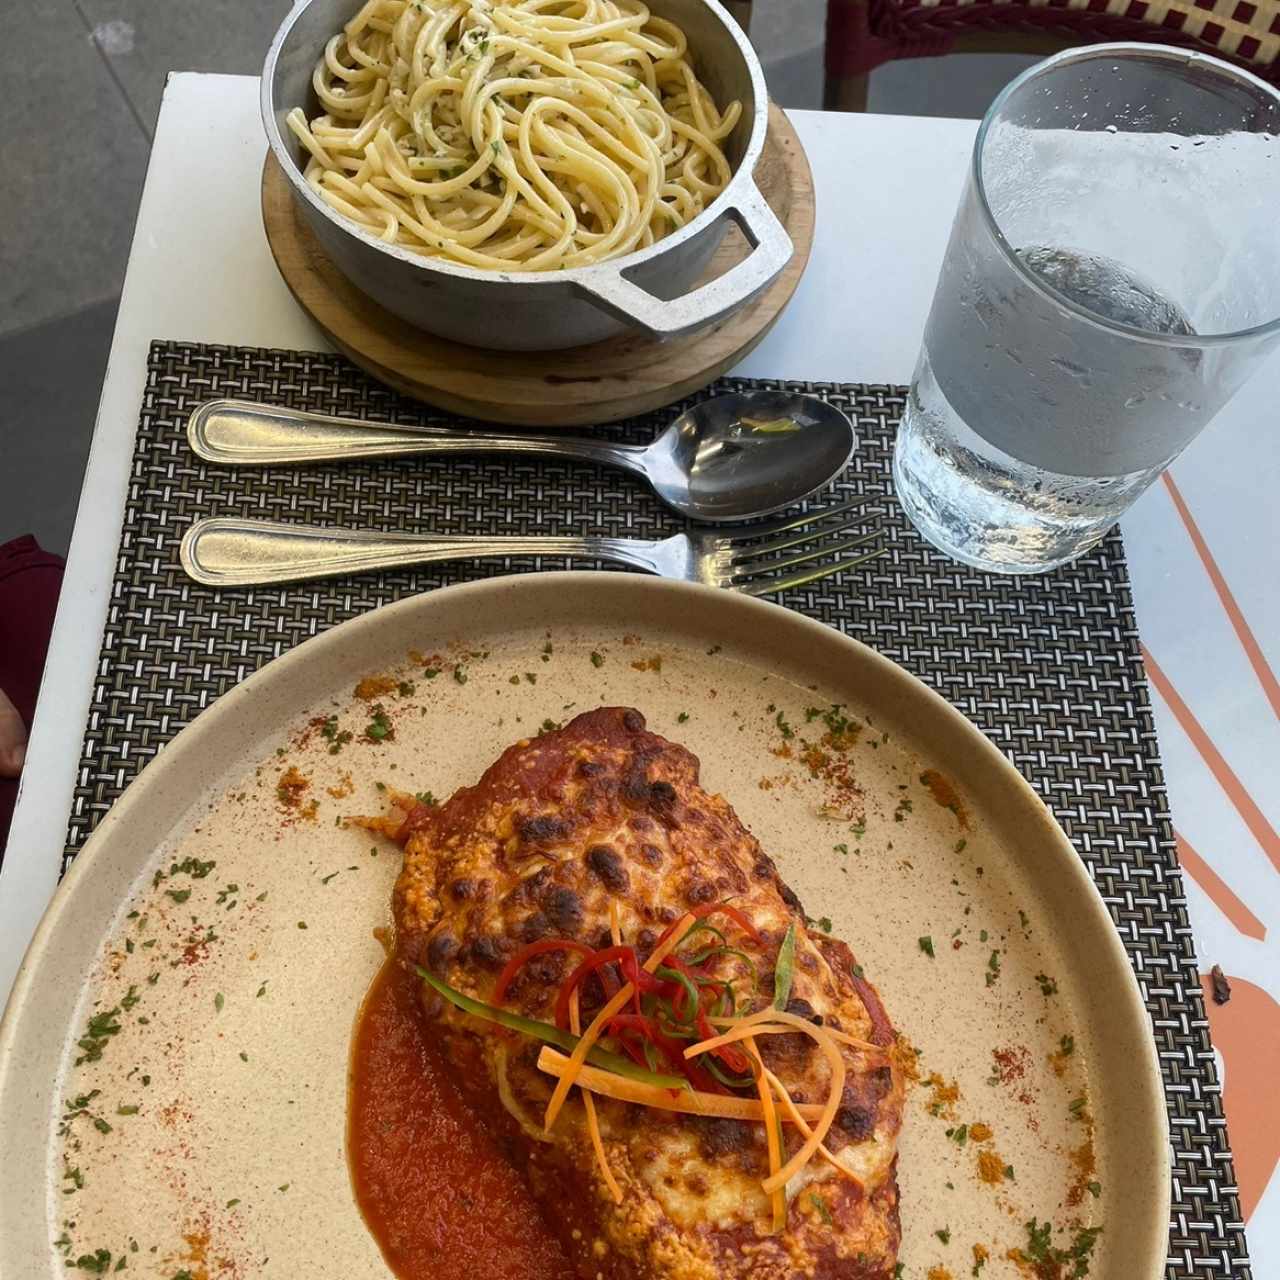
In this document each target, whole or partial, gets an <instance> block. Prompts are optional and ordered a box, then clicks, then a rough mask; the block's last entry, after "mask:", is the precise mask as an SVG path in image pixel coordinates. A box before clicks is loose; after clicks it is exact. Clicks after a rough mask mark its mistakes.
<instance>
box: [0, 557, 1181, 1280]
mask: <svg viewBox="0 0 1280 1280" xmlns="http://www.w3.org/2000/svg"><path fill="white" fill-rule="evenodd" d="M602 584H603V585H605V586H606V589H618V590H622V591H623V592H626V591H634V592H636V593H637V594H639V595H644V594H646V593H649V594H667V595H676V596H679V595H685V596H688V597H689V599H690V602H691V606H690V607H691V608H693V607H703V606H708V605H709V606H710V607H711V608H713V609H715V608H719V607H721V606H722V605H728V606H729V607H731V608H739V609H742V610H744V611H745V612H746V613H748V614H751V613H755V614H756V615H758V616H759V617H760V618H761V619H762V625H766V626H767V625H768V622H769V620H779V619H781V620H785V621H786V623H787V625H790V626H796V627H798V628H799V629H800V630H802V631H808V632H809V633H810V634H812V635H814V636H815V637H817V636H821V637H822V639H823V640H824V641H827V642H830V641H831V640H832V639H834V640H835V641H836V642H837V643H838V644H844V645H846V646H850V647H852V649H853V650H854V651H856V652H857V653H858V654H859V657H860V659H861V660H862V661H863V662H865V663H867V664H868V665H869V666H870V667H871V668H872V669H874V670H875V671H876V673H877V675H878V676H879V677H880V678H881V679H882V680H884V681H886V682H890V683H891V684H896V685H898V686H899V687H900V688H901V687H904V686H905V687H906V688H907V689H909V690H910V691H911V693H912V694H913V696H915V697H920V696H923V697H924V698H925V700H926V701H927V702H929V703H930V704H931V705H932V708H933V710H934V711H935V712H936V713H937V714H938V715H939V716H940V717H941V718H943V719H945V720H948V721H950V722H951V724H952V726H953V727H954V728H955V729H956V730H957V731H959V732H961V733H962V734H963V735H964V736H965V737H967V738H968V739H969V740H970V741H971V743H972V745H973V748H974V751H975V752H976V753H977V754H979V755H980V756H982V757H984V759H983V760H982V761H981V763H983V764H985V766H986V767H987V768H989V769H991V770H992V771H993V772H995V773H996V774H997V775H999V776H1000V777H1001V778H1002V780H1003V781H1004V782H1005V783H1006V784H1007V785H1008V786H1010V787H1011V788H1012V789H1013V790H1015V791H1016V792H1017V793H1018V794H1019V796H1020V797H1021V799H1022V800H1023V802H1024V803H1026V802H1028V801H1029V802H1030V806H1029V809H1030V812H1034V813H1035V814H1036V815H1037V818H1038V820H1039V822H1040V825H1041V826H1042V827H1043V829H1044V832H1045V835H1046V836H1047V838H1048V839H1049V840H1050V841H1051V842H1052V843H1053V844H1054V845H1055V846H1056V855H1057V856H1058V857H1059V859H1060V860H1061V861H1062V862H1063V863H1064V870H1065V872H1066V874H1067V875H1068V876H1069V877H1070V878H1071V879H1073V880H1075V881H1076V884H1077V887H1078V888H1081V889H1084V890H1085V895H1084V896H1085V899H1086V900H1087V901H1088V903H1089V907H1088V910H1089V911H1090V912H1091V913H1092V915H1093V916H1094V921H1093V925H1094V929H1095V932H1098V933H1100V934H1101V935H1102V936H1103V937H1105V939H1106V944H1105V945H1106V947H1107V949H1108V950H1109V951H1110V953H1111V955H1110V960H1111V962H1112V964H1113V967H1117V968H1118V970H1119V972H1120V974H1121V982H1120V986H1121V988H1122V989H1123V992H1124V996H1123V999H1124V1000H1125V1002H1126V1004H1127V1005H1128V1006H1129V1011H1130V1013H1131V1014H1133V1015H1136V1017H1137V1018H1138V1019H1140V1023H1139V1025H1141V1026H1142V1027H1143V1028H1144V1031H1145V1034H1144V1035H1143V1036H1142V1037H1141V1043H1142V1047H1143V1066H1144V1068H1145V1069H1144V1070H1143V1071H1142V1073H1141V1089H1140V1093H1141V1094H1142V1096H1143V1097H1144V1098H1146V1100H1147V1101H1148V1103H1150V1102H1152V1101H1154V1104H1155V1110H1156V1111H1157V1112H1158V1113H1159V1114H1160V1115H1162V1116H1164V1117H1165V1123H1164V1126H1163V1128H1162V1130H1161V1133H1160V1137H1159V1140H1158V1141H1157V1142H1155V1144H1154V1150H1155V1152H1156V1153H1157V1159H1158V1161H1159V1168H1158V1169H1156V1170H1153V1173H1154V1174H1155V1175H1156V1187H1157V1193H1156V1194H1157V1196H1158V1197H1159V1199H1158V1203H1157V1205H1156V1206H1155V1208H1156V1209H1157V1210H1158V1212H1157V1213H1155V1214H1154V1215H1153V1218H1152V1225H1151V1227H1150V1229H1149V1230H1150V1235H1151V1239H1150V1241H1149V1244H1148V1246H1147V1249H1146V1250H1145V1251H1144V1252H1145V1253H1146V1254H1147V1255H1148V1256H1150V1257H1151V1258H1152V1260H1153V1263H1154V1262H1155V1261H1156V1260H1158V1261H1159V1264H1160V1265H1161V1266H1163V1263H1164V1260H1165V1258H1166V1256H1167V1252H1168V1233H1169V1222H1170V1214H1171V1209H1172V1188H1171V1181H1170V1180H1171V1153H1170V1140H1169V1131H1168V1107H1167V1099H1166V1096H1165V1091H1164V1083H1163V1077H1162V1075H1161V1072H1160V1065H1159V1055H1158V1051H1157V1047H1156V1042H1155V1037H1154V1034H1153V1032H1152V1028H1151V1016H1150V1013H1149V1011H1148V1010H1147V1007H1146V1003H1145V1001H1144V999H1143V997H1142V992H1141V989H1140V987H1139V985H1138V979H1137V974H1136V973H1135V972H1134V968H1133V964H1132V962H1131V961H1130V959H1129V955H1128V952H1127V951H1126V950H1125V947H1124V943H1123V941H1122V940H1121V937H1120V932H1119V930H1118V928H1117V927H1116V924H1115V922H1114V921H1113V920H1112V918H1111V914H1110V912H1109V911H1108V909H1107V906H1106V903H1105V902H1104V900H1103V898H1102V894H1101V891H1100V890H1099V888H1098V886H1097V884H1096V883H1095V881H1094V879H1093V877H1092V876H1091V875H1090V874H1089V872H1088V870H1087V869H1086V867H1085V865H1084V862H1083V860H1082V859H1081V857H1080V856H1079V854H1078V853H1077V851H1076V848H1075V846H1074V845H1073V844H1072V843H1071V841H1070V839H1069V838H1068V837H1067V834H1066V832H1065V831H1064V830H1063V828H1062V827H1061V825H1060V824H1059V823H1058V820H1057V818H1056V817H1055V816H1054V814H1053V812H1052V810H1051V809H1050V808H1049V807H1048V805H1047V804H1046V803H1045V801H1044V800H1043V799H1042V798H1041V797H1040V795H1039V794H1038V793H1037V791H1036V790H1035V788H1034V787H1033V786H1032V785H1031V784H1030V783H1029V782H1028V781H1027V779H1026V778H1024V777H1023V776H1022V774H1021V773H1020V772H1019V770H1018V769H1017V768H1016V767H1015V766H1014V765H1013V763H1012V762H1011V761H1010V760H1009V759H1008V758H1007V757H1006V756H1005V755H1004V753H1003V752H1002V751H1001V750H1000V749H999V747H997V746H996V745H995V743H994V742H992V741H991V739H990V738H988V737H987V735H986V734H985V733H984V732H983V731H982V729H980V728H979V727H978V726H977V725H976V724H975V723H974V722H973V721H971V720H970V719H969V718H968V717H967V716H965V715H964V714H963V713H962V712H961V711H959V710H958V709H957V708H956V707H954V706H952V704H951V703H950V702H948V701H947V699H946V698H944V697H943V696H942V694H940V693H938V692H937V691H936V690H935V689H933V688H931V687H930V686H929V685H928V684H926V683H925V682H924V681H923V680H922V679H920V678H919V677H918V676H916V675H914V674H913V673H912V672H910V671H908V670H907V669H906V668H905V667H903V666H901V665H899V664H898V663H897V662H894V661H893V659H891V658H888V657H886V656H885V655H884V654H882V653H880V652H879V651H878V650H876V649H874V648H872V647H871V646H870V645H868V644H866V643H864V642H863V641H861V640H858V639H857V638H856V637H854V636H850V635H848V634H846V633H845V632H843V631H840V630H839V629H838V628H836V627H832V626H828V625H827V624H826V623H823V622H820V621H818V620H817V619H815V618H811V617H809V616H807V615H806V614H803V613H801V612H799V611H798V610H795V609H790V608H787V607H785V606H783V605H780V604H776V603H773V602H772V601H768V600H764V599H761V598H759V597H752V596H747V595H744V594H742V593H739V592H730V591H725V590H723V589H721V588H716V587H709V586H704V585H702V584H700V583H690V582H683V581H676V580H672V579H667V578H657V577H650V576H647V575H640V574H634V573H627V572H622V571H609V570H555V571H541V572H533V573H516V574H503V575H499V576H496V577H492V578H482V579H474V580H471V581H468V582H459V583H454V584H451V585H449V586H445V587H440V588H436V589H433V590H428V591H425V592H419V593H417V594H414V595H410V596H406V597H405V598H403V599H401V600H397V601H393V602H391V603H389V604H384V605H380V606H378V607H376V608H373V609H370V610H368V611H367V612H366V613H363V614H360V615H359V616H357V617H354V618H349V619H347V620H346V621H345V622H341V623H338V624H337V625H336V626H332V627H330V628H329V629H328V630H326V631H323V632H321V633H319V634H318V635H315V636H310V637H308V638H307V639H306V640H304V641H302V642H301V643H300V644H297V645H295V646H294V647H293V648H292V649H290V650H288V651H287V652H286V653H283V654H281V655H280V656H279V657H278V658H273V659H271V660H269V661H268V662H266V663H265V664H264V665H263V666H262V667H260V668H259V669H258V670H257V671H255V672H254V673H253V674H252V675H250V676H248V677H247V678H246V679H244V680H243V681H241V682H240V683H238V684H236V685H234V686H232V688H230V689H228V690H227V692H226V693H224V694H222V695H221V696H220V697H218V698H217V699H216V700H215V701H214V702H213V703H212V704H210V705H209V706H208V707H206V708H205V709H204V710H203V711H201V712H199V713H198V714H197V716H196V718H195V719H194V720H192V721H191V722H190V723H189V724H187V725H185V726H184V727H183V728H182V729H181V730H179V731H178V733H177V734H176V735H175V737H174V738H173V739H172V740H171V741H170V742H169V743H167V744H166V745H165V746H164V747H163V748H162V749H161V750H160V751H159V752H158V753H157V754H156V755H155V756H153V757H152V759H151V760H149V761H148V762H147V764H146V765H144V766H143V768H142V769H141V770H140V771H139V773H138V775H137V777H136V778H134V779H133V781H132V782H130V783H129V785H128V786H127V787H126V788H125V790H124V792H123V793H122V794H121V796H120V797H119V799H117V800H116V802H115V803H114V804H113V805H112V806H111V808H110V810H109V811H108V812H107V814H106V815H105V817H104V818H103V819H102V821H101V822H100V823H99V824H98V826H97V827H96V828H95V830H94V831H93V833H92V834H91V835H90V837H89V839H88V840H86V842H85V844H84V846H83V847H82V848H81V850H80V852H79V854H77V856H76V857H75V859H74V860H73V862H72V864H71V867H70V869H69V870H68V871H67V873H66V875H64V876H63V877H62V880H61V881H60V883H59V884H58V887H57V889H56V890H55V891H54V894H53V896H52V898H51V899H50V900H49V903H48V905H47V907H46V908H45V910H44V912H43V913H42V915H41V917H40V922H39V924H38V925H37V927H36V929H35V932H34V933H33V935H32V937H31V941H30V942H29V943H28V945H27V949H26V951H25V952H24V954H23V958H22V962H21V964H20V966H19V968H18V971H17V974H16V976H15V979H14V983H13V986H12V988H11V990H10V992H9V995H8V998H7V1000H6V1003H5V1007H4V1012H3V1015H2V1016H0V1119H2V1118H3V1107H4V1098H5V1096H6V1094H8V1093H9V1092H10V1090H11V1088H12V1085H13V1082H9V1083H6V1082H7V1080H8V1077H9V1073H10V1072H11V1071H12V1070H13V1069H14V1063H15V1059H16V1057H17V1054H16V1052H15V1042H16V1040H17V1036H18V1031H19V1027H20V1024H21V1022H22V1020H23V1017H24V1015H25V1013H26V1011H27V1006H28V1004H29V996H30V994H31V988H32V986H33V984H34V983H35V981H36V977H37V974H38V972H39V970H40V967H41V965H42V964H43V963H44V962H45V961H46V960H47V959H48V958H49V954H50V943H51V941H52V935H53V933H54V931H55V929H56V927H57V924H58V921H59V918H60V917H61V915H62V913H63V912H64V911H65V910H66V909H67V908H68V906H69V904H70V903H71V902H72V899H73V898H74V895H75V894H76V892H77V890H78V886H79V885H80V882H81V881H82V880H83V879H84V878H85V876H87V875H88V874H90V872H91V870H92V867H93V863H94V862H95V861H96V854H97V850H98V849H99V848H100V847H101V846H103V845H105V844H106V843H107V841H108V840H109V839H110V837H111V833H112V832H113V831H114V829H115V828H116V827H118V826H120V825H122V824H123V823H125V822H127V821H128V819H129V815H130V813H131V812H132V811H133V810H134V809H135V808H137V807H138V806H139V805H141V804H144V803H145V802H146V800H147V798H148V796H149V794H150V793H151V791H152V790H154V789H155V788H156V787H158V786H163V785H164V782H165V778H166V775H167V774H168V773H169V772H170V771H171V770H173V769H174V768H181V766H182V764H183V763H184V761H185V760H186V759H187V757H189V756H191V755H192V754H193V753H194V752H197V751H199V749H200V744H201V740H202V738H203V737H204V736H205V735H207V734H209V733H211V732H216V731H217V730H218V729H219V728H220V727H221V726H222V725H223V724H224V722H226V723H229V722H231V721H232V720H233V719H234V718H235V717H236V716H237V714H239V712H240V710H241V708H242V707H243V706H244V705H245V703H246V702H247V701H248V700H250V699H252V698H255V697H257V696H258V695H259V690H260V689H262V688H264V687H267V686H269V684H270V683H271V682H273V681H279V680H281V679H283V678H285V677H286V676H287V673H289V672H291V671H292V670H293V669H294V668H295V667H298V666H299V665H301V664H304V663H306V662H307V661H308V660H309V659H310V658H311V656H312V655H318V654H320V653H321V652H322V651H324V650H326V649H328V648H333V647H342V646H346V645H349V644H350V643H351V641H352V638H353V637H357V638H358V637H359V636H361V635H362V634H363V633H364V632H366V631H371V630H373V629H374V628H376V627H379V626H381V625H382V624H383V623H384V622H385V620H386V618H387V617H388V616H389V615H390V614H393V613H394V614H397V615H399V614H411V613H414V612H418V611H421V612H424V613H427V614H429V613H430V612H431V611H432V610H433V608H435V607H436V606H437V604H438V602H439V601H440V600H442V599H447V600H448V601H451V602H452V601H457V600H459V599H464V598H466V597H468V596H484V595H491V594H500V593H502V592H505V591H511V590H515V591H539V590H541V591H548V592H550V593H555V592H556V590H557V589H560V590H561V592H562V598H564V599H572V598H573V591H574V589H575V588H591V587H594V586H598V585H602ZM694 602H700V603H699V604H697V605H695V603H694ZM197 726H201V727H202V728H201V732H200V733H194V732H191V730H194V729H195V728H196V727H197ZM162 761H163V762H165V765H164V768H163V769H160V768H157V765H158V763H159V762H162ZM1117 961H1118V962H1119V963H1118V965H1116V963H1115V962H1117ZM3 1129H4V1126H3V1125H2V1124H0V1132H3ZM1127 1230H1130V1231H1132V1230H1133V1227H1132V1226H1130V1227H1129V1228H1127ZM5 1267H6V1262H5V1255H4V1254H3V1252H0V1273H3V1270H4V1268H5ZM1153 1274H1155V1273H1153Z"/></svg>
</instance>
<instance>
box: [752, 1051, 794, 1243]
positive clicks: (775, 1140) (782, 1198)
mask: <svg viewBox="0 0 1280 1280" xmlns="http://www.w3.org/2000/svg"><path fill="white" fill-rule="evenodd" d="M742 1043H743V1047H744V1048H745V1049H746V1051H747V1054H748V1056H749V1057H750V1059H751V1062H752V1065H753V1066H754V1067H755V1069H756V1088H757V1089H758V1090H759V1092H760V1111H761V1113H762V1114H763V1117H764V1140H765V1149H766V1150H767V1151H768V1153H769V1176H770V1177H772V1176H773V1175H774V1174H776V1173H777V1172H778V1170H779V1169H780V1168H781V1167H782V1132H781V1130H780V1129H779V1128H778V1113H777V1111H776V1109H775V1108H774V1105H773V1090H772V1089H771V1088H770V1087H769V1081H768V1080H767V1079H766V1078H765V1074H764V1060H763V1059H762V1058H761V1057H760V1051H759V1050H758V1049H757V1048H756V1042H755V1041H754V1040H753V1039H752V1038H751V1037H750V1036H744V1037H743V1042H742ZM769 1208H770V1209H771V1211H772V1214H773V1233H774V1235H777V1234H778V1232H780V1231H781V1230H783V1228H784V1227H785V1226H786V1225H787V1195H786V1192H785V1191H784V1190H783V1188H782V1187H776V1188H775V1189H774V1190H773V1191H771V1192H769Z"/></svg>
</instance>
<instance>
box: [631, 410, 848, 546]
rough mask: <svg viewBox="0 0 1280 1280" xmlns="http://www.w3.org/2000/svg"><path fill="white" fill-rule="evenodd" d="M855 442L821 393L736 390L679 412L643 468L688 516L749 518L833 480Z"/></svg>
mask: <svg viewBox="0 0 1280 1280" xmlns="http://www.w3.org/2000/svg"><path fill="white" fill-rule="evenodd" d="M856 443H857V437H856V435H855V434H854V429H853V424H852V423H851V422H850V421H849V419H848V418H846V417H845V415H844V414H843V413H841V412H840V410H839V409H837V408H835V407H834V406H833V405H829V404H827V402H826V401H825V400H819V399H818V398H817V397H816V396H806V395H798V394H795V393H791V392H785V391H745V392H736V393H732V394H729V395H723V396H715V397H713V398H712V399H710V400H703V401H702V402H701V403H700V404H696V405H694V406H693V408H691V409H689V410H687V411H686V412H684V413H682V414H681V415H680V416H679V417H678V418H677V419H676V420H675V421H674V422H673V423H672V424H671V425H670V426H669V427H668V428H667V429H666V430H665V431H664V432H663V433H662V435H660V436H659V437H658V438H657V439H656V440H655V441H654V442H653V443H652V444H651V445H649V446H648V448H646V449H645V450H644V451H643V461H644V474H645V475H646V476H647V477H648V479H649V482H650V483H651V484H652V485H653V490H654V492H655V493H656V494H657V495H658V497H659V498H661V499H662V501H663V502H665V503H666V504H667V506H669V507H671V508H672V510H674V511H678V512H679V513H680V514H681V515H683V516H688V518H689V519H690V520H696V521H698V522H699V523H701V524H718V523H720V522H722V521H726V520H749V519H752V518H753V517H755V516H763V515H768V514H769V513H770V512H773V511H780V510H781V509H782V508H783V507H789V506H791V505H792V504H793V503H796V502H799V501H800V500H801V499H802V498H807V497H808V496H809V495H810V494H811V493H814V492H816V491H817V490H818V489H821V488H822V487H823V486H824V485H826V484H829V483H830V482H831V481H832V480H834V479H835V478H836V476H838V475H839V474H840V472H842V471H843V470H844V469H845V467H846V466H848V465H849V459H850V458H851V457H852V456H853V450H854V447H855V445H856Z"/></svg>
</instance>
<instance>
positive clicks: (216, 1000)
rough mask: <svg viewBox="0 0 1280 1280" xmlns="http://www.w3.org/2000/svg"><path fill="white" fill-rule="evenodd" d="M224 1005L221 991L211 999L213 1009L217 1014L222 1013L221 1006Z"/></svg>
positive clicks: (224, 998)
mask: <svg viewBox="0 0 1280 1280" xmlns="http://www.w3.org/2000/svg"><path fill="white" fill-rule="evenodd" d="M226 1003H227V1001H226V997H224V996H223V994H222V992H221V991H219V992H218V994H217V995H216V996H214V997H213V1007H214V1009H215V1010H216V1011H217V1012H218V1013H221V1012H222V1006H223V1005H224V1004H226Z"/></svg>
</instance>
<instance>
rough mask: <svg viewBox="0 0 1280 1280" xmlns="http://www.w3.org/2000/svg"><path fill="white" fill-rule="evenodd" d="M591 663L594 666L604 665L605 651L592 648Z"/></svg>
mask: <svg viewBox="0 0 1280 1280" xmlns="http://www.w3.org/2000/svg"><path fill="white" fill-rule="evenodd" d="M591 665H592V666H593V667H603V666H604V654H603V653H600V652H599V651H598V650H596V649H592V650H591Z"/></svg>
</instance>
